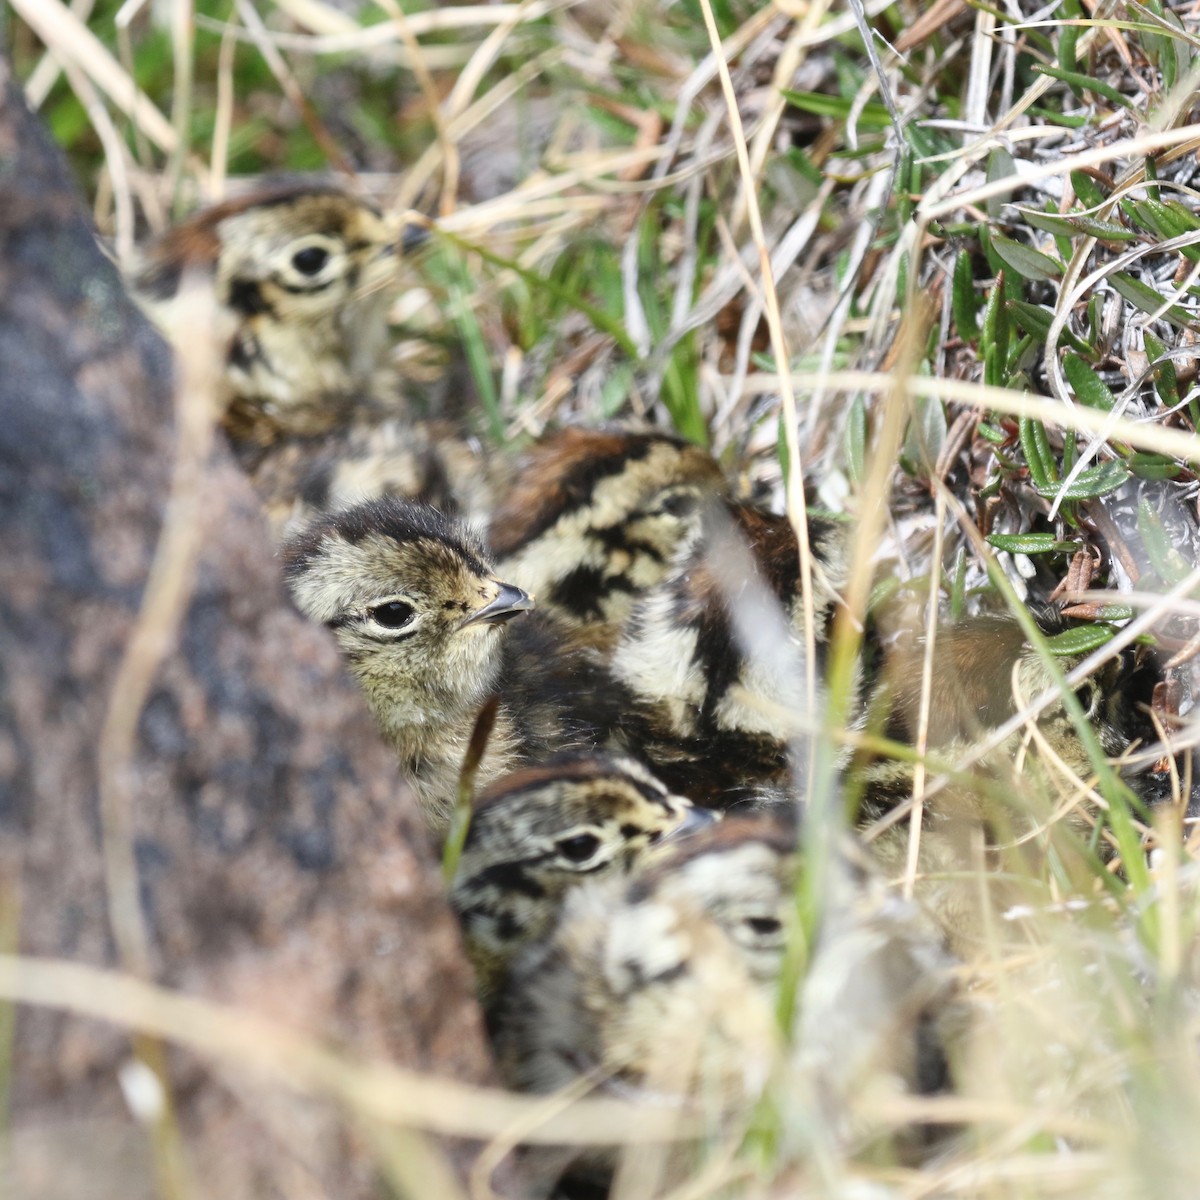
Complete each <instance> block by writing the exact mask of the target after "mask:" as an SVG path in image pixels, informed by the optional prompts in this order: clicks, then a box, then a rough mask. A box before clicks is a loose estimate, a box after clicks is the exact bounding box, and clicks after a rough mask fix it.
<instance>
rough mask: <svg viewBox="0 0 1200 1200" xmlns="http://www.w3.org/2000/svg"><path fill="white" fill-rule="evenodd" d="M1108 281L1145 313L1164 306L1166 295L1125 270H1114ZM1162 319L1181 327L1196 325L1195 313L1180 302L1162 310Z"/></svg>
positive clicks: (1193, 326) (1188, 327)
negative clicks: (1160, 293)
mask: <svg viewBox="0 0 1200 1200" xmlns="http://www.w3.org/2000/svg"><path fill="white" fill-rule="evenodd" d="M1108 282H1109V283H1111V284H1112V286H1113V289H1114V290H1115V291H1117V292H1119V293H1120V294H1121V295H1122V296H1124V297H1125V299H1126V300H1128V301H1129V303H1130V304H1132V305H1133V306H1134V307H1135V308H1140V309H1141V310H1142V312H1144V313H1156V312H1158V310H1159V309H1160V308H1162V306H1163V300H1164V299H1165V297H1164V296H1161V295H1159V293H1158V292H1156V291H1155V290H1154V289H1153V288H1152V287H1151V286H1150V285H1149V284H1147V283H1143V282H1142V281H1141V280H1140V279H1134V277H1133V276H1132V275H1130V274H1128V273H1127V272H1125V271H1114V272H1113V273H1112V274H1111V275H1110V276H1109V277H1108ZM1162 319H1163V320H1164V321H1170V322H1171V324H1172V325H1177V326H1179V327H1180V328H1181V329H1194V328H1195V325H1196V319H1195V317H1194V316H1193V314H1192V313H1190V312H1188V311H1187V309H1186V308H1180V307H1179V305H1178V304H1171V305H1168V306H1167V308H1166V309H1164V310H1163V312H1162Z"/></svg>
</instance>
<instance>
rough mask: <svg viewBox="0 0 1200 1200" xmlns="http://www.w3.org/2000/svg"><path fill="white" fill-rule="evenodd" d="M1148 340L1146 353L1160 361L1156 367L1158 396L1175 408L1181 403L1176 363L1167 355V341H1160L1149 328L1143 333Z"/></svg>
mask: <svg viewBox="0 0 1200 1200" xmlns="http://www.w3.org/2000/svg"><path fill="white" fill-rule="evenodd" d="M1143 337H1144V338H1145V342H1146V353H1147V354H1148V355H1149V356H1150V358H1151V359H1152V360H1153V361H1154V362H1157V363H1158V366H1156V367H1155V368H1154V374H1153V376H1152V378H1153V379H1154V387H1155V390H1156V391H1157V392H1158V398H1159V399H1160V400H1161V401H1162V402H1163V405H1164V406H1165V407H1167V408H1174V407H1175V405H1176V404H1178V403H1179V377H1178V376H1177V375H1176V373H1175V364H1174V363H1173V362H1172V361H1171V360H1170V359H1169V358H1167V357H1166V354H1167V347H1166V343H1165V342H1160V341H1159V340H1158V338H1156V337H1155V336H1154V334H1152V333H1150V332H1149V330H1147V331H1146V333H1145V334H1144V335H1143Z"/></svg>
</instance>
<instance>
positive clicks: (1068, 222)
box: [1017, 207, 1138, 242]
mask: <svg viewBox="0 0 1200 1200" xmlns="http://www.w3.org/2000/svg"><path fill="white" fill-rule="evenodd" d="M1017 212H1019V213H1020V214H1021V216H1022V217H1023V218H1024V219H1025V221H1026V222H1028V223H1029V224H1030V225H1032V226H1033V227H1034V229H1040V230H1042V232H1043V233H1053V234H1056V235H1061V236H1065V237H1078V236H1079V235H1080V234H1081V233H1083V234H1087V236H1088V237H1094V238H1099V239H1100V240H1101V241H1102V242H1132V241H1134V240H1135V239H1136V238H1137V236H1138V235H1137V232H1136V231H1135V230H1133V229H1126V228H1125V226H1124V225H1118V224H1116V223H1115V222H1113V221H1100V220H1097V219H1096V218H1095V217H1087V216H1083V215H1082V214H1077V213H1066V214H1063V213H1044V212H1038V211H1037V209H1031V208H1019V207H1018V208H1017Z"/></svg>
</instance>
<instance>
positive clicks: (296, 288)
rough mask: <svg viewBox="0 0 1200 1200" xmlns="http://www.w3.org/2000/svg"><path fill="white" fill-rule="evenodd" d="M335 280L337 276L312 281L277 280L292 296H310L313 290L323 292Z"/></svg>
mask: <svg viewBox="0 0 1200 1200" xmlns="http://www.w3.org/2000/svg"><path fill="white" fill-rule="evenodd" d="M336 282H337V278H336V277H334V278H332V279H325V280H314V281H313V282H312V283H287V282H286V281H285V280H282V279H281V280H279V286H280V287H281V288H282V289H283V290H284V291H285V292H287V293H288V294H289V295H292V296H311V295H312V294H313V292H323V291H324V290H325V289H326V288H328V287H332V286H333V285H334V284H335V283H336Z"/></svg>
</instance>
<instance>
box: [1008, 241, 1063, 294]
mask: <svg viewBox="0 0 1200 1200" xmlns="http://www.w3.org/2000/svg"><path fill="white" fill-rule="evenodd" d="M992 245H993V246H994V247H995V250H996V253H997V254H998V255H1000V257H1001V259H1003V261H1004V263H1005V264H1006V265H1007V266H1010V267H1012V269H1013V270H1014V271H1016V273H1017V274H1018V275H1021V276H1023V277H1024V278H1025V279H1036V280H1041V281H1043V282H1045V281H1047V280H1051V279H1057V278H1058V277H1059V276H1060V275H1061V274H1062V272H1063V267H1062V263H1060V262H1059V261H1058V260H1057V259H1053V258H1051V257H1050V255H1048V254H1043V253H1042V252H1041V251H1040V250H1035V249H1033V247H1032V246H1026V245H1025V244H1024V243H1023V242H1014V241H1013V240H1012V238H1006V237H1001V236H1000V234H998V233H997V234H993V235H992Z"/></svg>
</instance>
